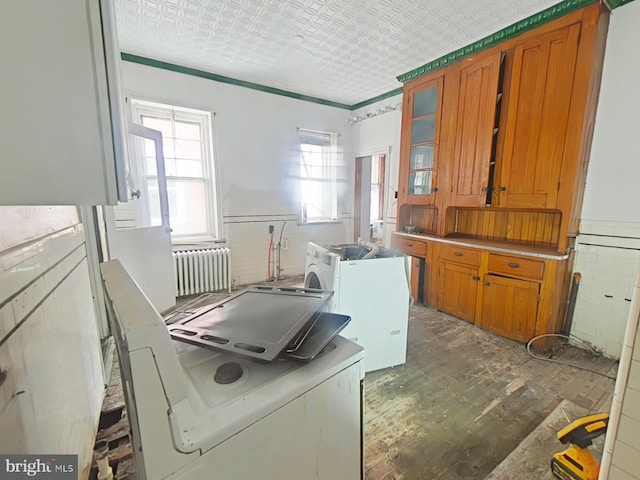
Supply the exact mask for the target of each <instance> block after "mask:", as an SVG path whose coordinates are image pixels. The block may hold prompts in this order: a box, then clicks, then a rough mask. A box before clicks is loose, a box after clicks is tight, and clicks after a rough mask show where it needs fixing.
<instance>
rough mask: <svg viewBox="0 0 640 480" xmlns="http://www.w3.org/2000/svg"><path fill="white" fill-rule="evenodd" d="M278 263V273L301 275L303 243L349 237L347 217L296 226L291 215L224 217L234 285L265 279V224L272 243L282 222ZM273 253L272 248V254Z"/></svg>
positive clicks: (266, 243) (267, 247) (349, 225)
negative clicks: (280, 270)
mask: <svg viewBox="0 0 640 480" xmlns="http://www.w3.org/2000/svg"><path fill="white" fill-rule="evenodd" d="M285 221H286V225H285V227H284V231H283V233H282V246H283V248H282V250H281V253H280V264H281V266H282V268H284V270H283V271H282V274H281V275H282V276H285V277H289V276H293V275H302V274H304V267H305V255H306V249H307V242H310V241H311V242H315V243H318V244H321V245H322V244H338V243H347V242H350V241H351V240H352V239H351V237H352V236H353V228H352V221H351V216H350V215H347V216H344V217H343V218H342V219H341V221H340V222H335V223H322V224H307V225H298V222H297V218H296V217H295V216H289V217H287V216H282V215H279V216H276V215H274V216H271V217H269V216H266V217H265V216H260V217H251V216H242V217H239V216H234V217H233V218H232V219H231V218H230V217H226V218H225V227H224V228H225V235H226V238H227V243H226V245H227V246H228V247H229V248H230V249H231V262H232V263H231V268H232V279H233V280H234V282H235V284H236V285H243V284H248V283H256V282H262V281H264V280H266V279H267V278H268V272H267V262H268V254H269V225H273V226H274V229H275V232H274V244H275V243H277V242H278V239H279V238H280V231H281V229H282V225H283V222H285ZM275 255H277V252H276V251H275V250H274V251H273V252H272V256H275Z"/></svg>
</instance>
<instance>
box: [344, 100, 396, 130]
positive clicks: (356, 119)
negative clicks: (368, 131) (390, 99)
mask: <svg viewBox="0 0 640 480" xmlns="http://www.w3.org/2000/svg"><path fill="white" fill-rule="evenodd" d="M401 111H402V103H398V104H397V105H395V106H393V105H386V106H384V107H378V109H377V110H376V111H375V112H367V113H365V114H364V116H353V117H349V118H347V120H346V122H347V123H348V124H349V125H353V124H354V123H358V122H361V121H362V120H367V119H368V118H373V117H377V116H378V115H382V114H385V113H389V112H401Z"/></svg>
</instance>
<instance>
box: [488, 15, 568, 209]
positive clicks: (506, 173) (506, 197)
mask: <svg viewBox="0 0 640 480" xmlns="http://www.w3.org/2000/svg"><path fill="white" fill-rule="evenodd" d="M579 35H580V25H579V24H574V25H571V26H568V27H565V28H562V29H559V30H555V31H553V32H550V33H546V34H543V35H539V36H537V37H534V38H532V39H530V40H527V41H526V42H523V43H521V44H519V45H517V46H516V47H515V51H514V58H513V71H512V77H511V87H510V90H509V100H508V113H507V124H506V130H505V140H504V152H503V158H502V165H501V179H500V185H499V189H500V197H499V205H500V206H502V207H531V208H555V207H556V203H557V197H558V190H559V180H560V172H561V169H562V156H563V151H564V144H565V137H566V134H567V126H568V118H569V107H570V103H571V94H572V89H573V80H574V71H575V65H576V56H577V51H578V39H579Z"/></svg>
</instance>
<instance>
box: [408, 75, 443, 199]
mask: <svg viewBox="0 0 640 480" xmlns="http://www.w3.org/2000/svg"><path fill="white" fill-rule="evenodd" d="M443 87H444V76H443V75H442V73H439V74H438V75H436V76H432V77H428V78H424V79H421V81H420V82H418V83H417V84H415V85H413V86H411V87H410V88H409V89H408V90H407V91H406V92H405V94H404V102H405V108H404V109H403V131H402V139H403V140H402V146H401V150H402V158H401V166H400V169H401V172H403V173H401V178H400V199H401V202H402V203H405V204H409V205H431V204H434V203H435V202H436V196H437V193H438V191H439V186H438V163H439V140H440V122H441V119H442V95H443Z"/></svg>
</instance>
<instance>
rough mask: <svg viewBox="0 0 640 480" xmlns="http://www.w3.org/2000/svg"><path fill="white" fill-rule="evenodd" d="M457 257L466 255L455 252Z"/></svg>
mask: <svg viewBox="0 0 640 480" xmlns="http://www.w3.org/2000/svg"><path fill="white" fill-rule="evenodd" d="M453 254H454V255H455V256H456V257H464V253H462V252H453Z"/></svg>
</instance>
